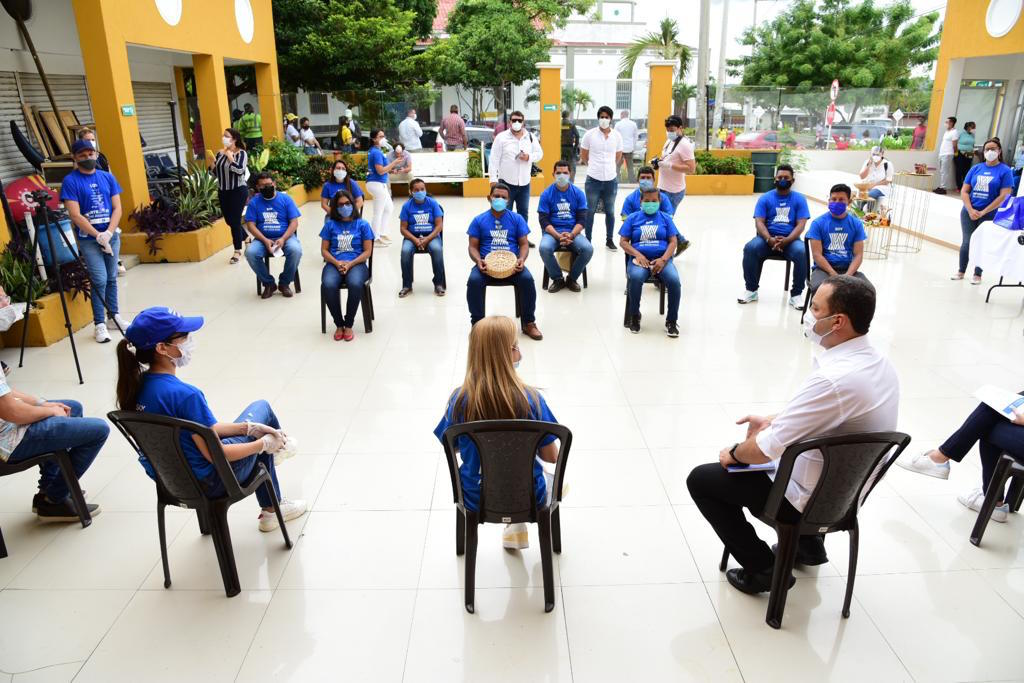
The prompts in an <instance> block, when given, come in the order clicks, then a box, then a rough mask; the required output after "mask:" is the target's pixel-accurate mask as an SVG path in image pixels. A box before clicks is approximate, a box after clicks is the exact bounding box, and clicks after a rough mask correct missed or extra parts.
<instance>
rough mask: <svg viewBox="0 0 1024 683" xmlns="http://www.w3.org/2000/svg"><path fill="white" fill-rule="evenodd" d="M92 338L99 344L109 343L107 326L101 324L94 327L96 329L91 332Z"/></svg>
mask: <svg viewBox="0 0 1024 683" xmlns="http://www.w3.org/2000/svg"><path fill="white" fill-rule="evenodd" d="M93 336H94V337H95V338H96V341H98V342H99V343H100V344H106V343H107V342H108V341H110V332H107V326H106V325H105V324H103V323H99V324H98V325H96V329H95V330H94V331H93Z"/></svg>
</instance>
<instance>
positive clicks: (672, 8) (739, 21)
mask: <svg viewBox="0 0 1024 683" xmlns="http://www.w3.org/2000/svg"><path fill="white" fill-rule="evenodd" d="M979 1H980V0H979ZM878 4H885V2H884V0H881V1H880V2H878ZM911 4H912V5H913V6H914V9H916V10H917V11H918V13H920V14H926V13H928V12H929V11H938V12H939V16H940V19H939V21H940V22H941V20H942V19H941V17H942V14H943V12H944V11H945V7H946V3H945V2H944V0H911ZM722 5H723V0H711V22H710V29H711V30H710V41H709V42H710V47H711V64H710V67H711V73H712V74H715V73H717V69H718V48H719V44H720V40H721V31H722ZM788 6H789V3H788V2H787V0H757V20H758V23H761V22H762V21H763V20H769V19H772V18H774V17H775V16H776V15H778V14H781V13H782V12H784V11H785V10H786V8H787V7H788ZM666 16H667V17H671V18H673V19H675V20H676V21H677V22H678V24H679V27H680V33H681V34H682V35H681V36H680V38H681V40H682V42H684V43H686V44H687V45H692V46H694V47H696V46H697V43H698V40H699V37H700V18H699V16H700V2H699V0H637V1H636V20H637V21H642V22H645V23H647V25H648V27H649V28H650V29H651V30H652V31H655V30H657V28H658V23H659V22H660V21H661V20H662V18H664V17H666ZM753 16H754V0H729V21H728V23H727V26H728V36H727V38H726V56H727V57H728V58H730V59H732V58H735V57H739V56H741V55H743V54H745V52H744V51H745V50H746V49H747V48H745V47H743V46H742V45H739V44H738V43H737V42H736V41H737V40H738V39H739V37H740V35H741V34H742V33H743V30H744V29H745V28H747V27H748V26H750V25H751V23H752V19H753ZM694 64H696V55H694ZM729 80H730V79H729V77H728V76H726V82H728V81H729Z"/></svg>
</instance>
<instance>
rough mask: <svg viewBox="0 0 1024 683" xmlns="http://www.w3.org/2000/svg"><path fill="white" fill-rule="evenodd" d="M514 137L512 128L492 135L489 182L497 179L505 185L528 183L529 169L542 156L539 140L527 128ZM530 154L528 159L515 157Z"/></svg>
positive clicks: (542, 151)
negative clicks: (520, 135)
mask: <svg viewBox="0 0 1024 683" xmlns="http://www.w3.org/2000/svg"><path fill="white" fill-rule="evenodd" d="M522 133H523V135H522V137H518V138H517V137H516V136H515V133H513V132H512V129H511V128H509V129H507V130H503V131H501V132H500V133H498V134H497V135H496V136H495V137H494V144H493V145H491V160H490V165H491V170H490V176H491V182H492V183H496V182H498V181H499V180H500V181H501V182H503V183H505V184H506V185H529V184H530V169H531V168H532V167H533V164H535V163H537V162H538V161H540V160H541V159H542V158H543V157H544V150H543V149H541V146H540V141H539V140H537V138H535V137H534V136H533V133H531V132H530V131H528V130H523V131H522ZM524 152H525V153H526V154H529V155H530V160H529V161H523V160H522V159H517V158H516V157H518V156H519V155H520V154H522V153H524Z"/></svg>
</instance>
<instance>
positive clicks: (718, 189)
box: [686, 175, 754, 196]
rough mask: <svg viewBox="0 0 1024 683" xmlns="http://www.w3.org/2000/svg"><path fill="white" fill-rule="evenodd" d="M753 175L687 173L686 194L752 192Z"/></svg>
mask: <svg viewBox="0 0 1024 683" xmlns="http://www.w3.org/2000/svg"><path fill="white" fill-rule="evenodd" d="M753 193H754V176H753V175H688V176H686V195H687V196H690V195H703V194H737V195H738V194H753Z"/></svg>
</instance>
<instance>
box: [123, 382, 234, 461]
mask: <svg viewBox="0 0 1024 683" xmlns="http://www.w3.org/2000/svg"><path fill="white" fill-rule="evenodd" d="M138 403H139V405H138V410H139V412H143V413H153V414H154V415H166V416H167V417H176V418H178V419H181V420H190V421H192V422H198V423H199V424H201V425H203V426H204V427H212V426H213V425H214V424H216V422H217V418H215V417H214V416H213V413H212V412H211V411H210V406H209V404H208V403H207V402H206V396H204V395H203V392H202V391H200V390H199V389H197V388H196V387H194V386H192V385H191V384H185V383H184V382H182V381H181V380H180V379H178V378H177V376H175V375H169V374H167V373H164V372H147V373H144V374H143V375H142V390H141V391H139V399H138ZM181 450H182V451H183V452H184V453H185V457H186V459H188V464H189V465H190V466H191V467H192V471H193V472H194V473H195V475H196V478H197V479H202V480H209V479H215V478H216V476H217V471H216V470H215V469H214V468H213V463H211V462H210V461H209V460H207V459H206V458H204V457H203V454H202V453H200V452H199V449H198V448H197V447H196V444H195V442H194V441H193V440H192V433H191V432H184V431H183V432H182V433H181ZM139 463H141V464H142V468H143V469H144V470H146V474H148V475H149V476H150V477H154V476H155V475H154V474H153V466H152V465H150V464H149V460H147V459H146V458H145V457H144V456H139Z"/></svg>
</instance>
